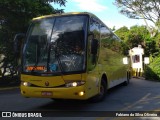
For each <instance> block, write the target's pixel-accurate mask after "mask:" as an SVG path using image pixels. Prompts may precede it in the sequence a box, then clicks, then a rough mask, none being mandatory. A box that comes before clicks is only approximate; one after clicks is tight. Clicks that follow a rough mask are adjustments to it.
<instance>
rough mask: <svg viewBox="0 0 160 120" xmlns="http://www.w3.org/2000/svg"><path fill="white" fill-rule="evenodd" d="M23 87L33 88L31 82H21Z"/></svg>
mask: <svg viewBox="0 0 160 120" xmlns="http://www.w3.org/2000/svg"><path fill="white" fill-rule="evenodd" d="M21 85H23V86H31V83H29V82H21Z"/></svg>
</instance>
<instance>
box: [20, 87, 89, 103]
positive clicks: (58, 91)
mask: <svg viewBox="0 0 160 120" xmlns="http://www.w3.org/2000/svg"><path fill="white" fill-rule="evenodd" d="M84 88H85V87H84V85H82V86H77V87H69V88H65V87H59V88H44V87H27V86H23V85H21V94H22V95H23V96H24V97H35V98H59V99H80V100H85V99H88V96H87V93H86V91H85V89H84ZM43 92H46V93H47V92H48V93H51V94H46V95H44V94H42V93H43ZM82 92H83V93H84V94H83V95H82V94H80V93H82Z"/></svg>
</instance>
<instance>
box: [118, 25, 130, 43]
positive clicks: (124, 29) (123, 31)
mask: <svg viewBox="0 0 160 120" xmlns="http://www.w3.org/2000/svg"><path fill="white" fill-rule="evenodd" d="M115 34H116V35H118V36H119V38H120V39H121V40H123V41H124V42H126V41H127V40H128V34H129V29H128V28H127V27H125V26H124V27H121V28H120V29H118V30H116V31H115Z"/></svg>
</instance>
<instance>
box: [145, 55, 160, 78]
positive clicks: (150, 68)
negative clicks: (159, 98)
mask: <svg viewBox="0 0 160 120" xmlns="http://www.w3.org/2000/svg"><path fill="white" fill-rule="evenodd" d="M144 75H145V78H146V79H149V80H158V81H160V56H159V57H156V58H154V59H153V62H151V63H150V64H149V65H147V66H146V67H145V71H144Z"/></svg>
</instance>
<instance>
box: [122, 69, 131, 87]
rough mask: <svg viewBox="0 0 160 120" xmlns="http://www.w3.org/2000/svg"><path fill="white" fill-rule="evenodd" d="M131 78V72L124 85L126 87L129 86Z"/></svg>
mask: <svg viewBox="0 0 160 120" xmlns="http://www.w3.org/2000/svg"><path fill="white" fill-rule="evenodd" d="M130 76H131V75H130V72H127V80H126V81H125V82H124V83H123V85H124V86H127V85H128V84H129V81H130Z"/></svg>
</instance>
